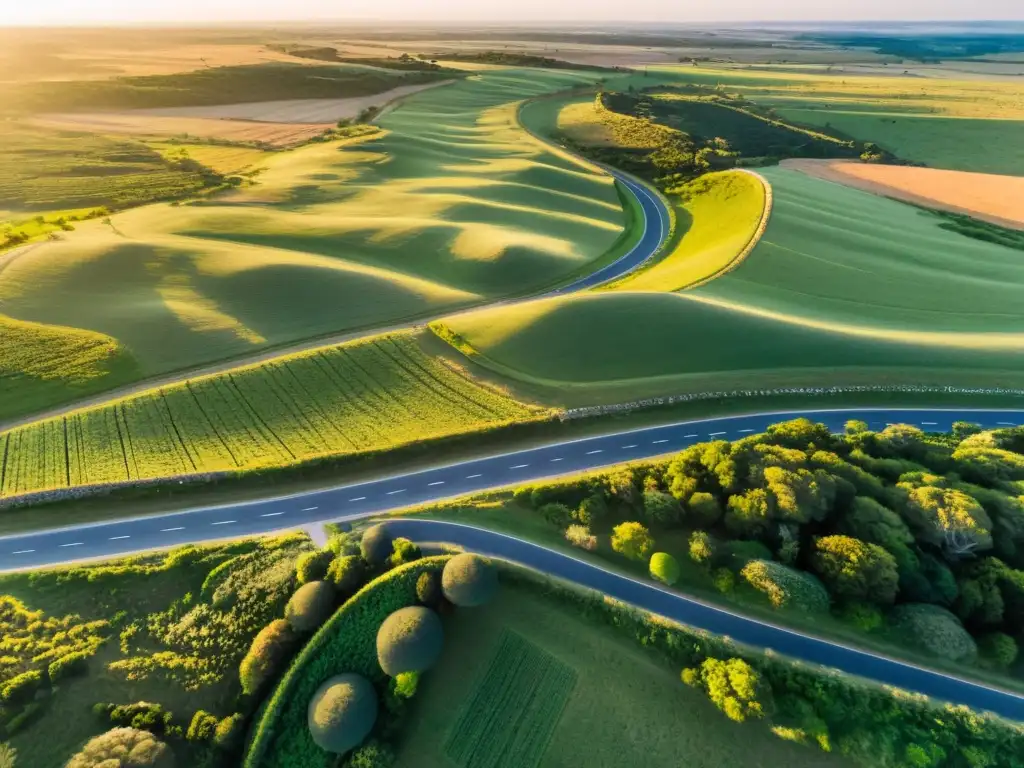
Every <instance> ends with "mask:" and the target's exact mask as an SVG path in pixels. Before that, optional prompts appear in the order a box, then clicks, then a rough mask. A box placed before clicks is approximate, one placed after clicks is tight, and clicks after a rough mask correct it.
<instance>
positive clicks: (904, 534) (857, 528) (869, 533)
mask: <svg viewBox="0 0 1024 768" xmlns="http://www.w3.org/2000/svg"><path fill="white" fill-rule="evenodd" d="M841 528H842V529H843V531H844V532H845V533H848V534H849V535H850V536H853V537H854V538H857V539H861V540H863V541H868V542H871V543H872V544H878V545H879V546H881V547H885V548H886V549H887V550H889V551H890V552H892V551H893V550H894V549H896V550H898V549H900V548H902V547H906V546H907V545H908V544H912V543H913V542H914V534H912V533H911V532H910V528H908V527H907V524H906V523H905V522H903V518H901V517H900V516H899V515H898V514H896V513H895V512H893V511H892V510H891V509H889V508H888V507H885V506H882V505H881V504H879V503H878V502H877V501H875V500H874V499H868V498H865V497H863V496H858V497H856V498H855V499H854V500H853V504H852V505H851V507H850V511H849V512H847V513H846V514H845V515H844V516H843V519H842V523H841Z"/></svg>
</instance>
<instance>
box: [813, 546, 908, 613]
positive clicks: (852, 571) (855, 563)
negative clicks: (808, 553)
mask: <svg viewBox="0 0 1024 768" xmlns="http://www.w3.org/2000/svg"><path fill="white" fill-rule="evenodd" d="M814 550H815V551H814V556H813V557H812V558H811V562H812V563H813V565H814V570H815V571H817V572H818V574H819V575H820V576H821V579H822V581H824V582H825V584H826V585H827V586H828V587H829V588H830V589H831V592H832V594H834V595H836V596H837V597H840V598H844V599H847V600H867V601H871V602H875V603H879V604H881V605H889V604H891V603H892V602H893V600H895V599H896V590H897V588H898V585H899V574H898V573H897V571H896V559H895V558H894V557H893V556H892V555H890V554H889V553H888V552H886V551H885V550H884V549H882V548H881V547H880V546H878V545H877V544H868V543H866V542H863V541H861V540H860V539H855V538H853V537H851V536H825V537H824V538H821V539H818V540H817V541H816V542H815V544H814Z"/></svg>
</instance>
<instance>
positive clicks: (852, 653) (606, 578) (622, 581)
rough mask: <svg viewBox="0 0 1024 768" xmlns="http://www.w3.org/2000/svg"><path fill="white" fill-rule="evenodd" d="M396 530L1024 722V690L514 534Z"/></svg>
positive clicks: (401, 524) (406, 525)
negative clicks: (830, 636) (930, 665)
mask: <svg viewBox="0 0 1024 768" xmlns="http://www.w3.org/2000/svg"><path fill="white" fill-rule="evenodd" d="M387 528H388V530H389V531H390V532H391V533H392V534H393V535H395V536H404V537H406V538H408V539H412V540H413V541H418V542H445V543H448V544H456V545H459V546H460V547H463V548H464V549H467V550H471V551H473V552H479V553H482V554H488V555H494V556H495V557H500V558H502V559H503V560H511V561H512V562H516V563H520V564H522V565H525V566H527V567H528V568H532V569H534V570H537V571H540V572H542V573H545V574H548V575H550V576H554V577H557V578H559V579H564V580H566V581H570V582H573V583H575V584H578V585H580V586H584V587H589V588H590V589H595V590H598V591H599V592H602V593H604V594H606V595H608V596H610V597H613V598H615V599H617V600H621V601H623V602H625V603H629V604H630V605H635V606H638V607H640V608H643V609H644V610H647V611H651V612H652V613H657V614H659V615H661V616H665V617H667V618H670V619H674V620H675V621H678V622H680V623H683V624H686V625H688V626H691V627H698V628H700V629H704V630H707V631H709V632H712V633H714V634H716V635H725V636H728V637H730V638H732V639H733V640H736V641H738V642H740V643H744V644H746V645H751V646H755V647H757V648H770V649H771V650H773V651H776V652H778V653H781V654H784V655H786V656H789V657H790V658H794V659H800V660H801V661H805V662H810V663H812V664H822V665H825V666H827V667H832V668H835V669H840V670H842V671H843V672H848V673H849V674H852V675H857V676H860V677H863V678H868V679H870V680H874V681H877V682H881V683H884V684H886V685H893V686H896V687H898V688H902V689H904V690H907V691H913V692H915V693H922V694H924V695H926V696H929V697H931V698H934V699H940V700H943V701H949V702H953V703H955V704H965V705H967V706H969V707H971V708H972V709H975V710H979V711H989V712H995V713H996V714H999V715H1002V716H1003V717H1007V718H1010V719H1012V720H1018V721H1024V696H1021V695H1019V694H1015V693H1010V692H1008V691H1001V690H998V689H994V688H989V687H986V686H984V685H979V684H977V683H972V682H970V681H968V680H962V679H960V678H956V677H952V676H950V675H945V674H942V673H941V672H936V671H934V670H930V669H924V668H922V667H917V666H914V665H912V664H907V663H905V662H900V661H896V660H895V659H891V658H887V657H885V656H879V655H876V654H873V653H870V652H868V651H862V650H857V649H856V648H851V647H849V646H845V645H840V644H838V643H834V642H831V641H829V640H823V639H821V638H817V637H814V636H811V635H805V634H801V633H799V632H794V631H792V630H788V629H785V628H784V627H781V626H776V625H774V624H770V623H767V622H764V621H760V620H758V619H752V618H749V617H747V616H743V615H742V614H737V613H732V612H730V611H728V610H726V609H724V608H719V607H716V606H713V605H710V604H707V603H703V602H700V601H699V600H694V599H693V598H689V597H685V596H683V595H680V594H678V593H676V592H670V591H669V590H667V589H662V588H661V587H659V586H657V585H656V584H653V583H651V582H646V581H640V580H638V579H633V578H630V577H629V576H623V575H622V574H619V573H615V572H613V571H608V570H605V569H604V568H602V567H600V566H598V565H594V564H592V563H589V562H586V561H583V560H578V559H576V558H575V557H571V556H570V555H566V554H564V553H562V552H557V551H555V550H552V549H548V548H546V547H542V546H539V545H537V544H533V543H530V542H528V541H523V540H522V539H517V538H514V537H512V536H507V535H505V534H501V533H497V532H495V531H489V530H486V529H483V528H474V527H472V526H468V525H462V524H459V523H448V522H442V521H438V520H422V519H421V520H416V519H412V518H407V519H396V520H394V521H389V522H388V523H387Z"/></svg>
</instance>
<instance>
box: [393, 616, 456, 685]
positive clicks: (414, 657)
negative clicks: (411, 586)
mask: <svg viewBox="0 0 1024 768" xmlns="http://www.w3.org/2000/svg"><path fill="white" fill-rule="evenodd" d="M443 645H444V632H443V630H442V629H441V619H440V617H438V615H437V614H436V613H435V612H434V611H432V610H430V609H429V608H425V607H423V606H421V605H414V606H409V607H407V608H399V609H398V610H397V611H395V612H394V613H392V614H391V615H390V616H388V617H387V618H386V619H385V620H384V623H383V624H381V625H380V629H379V630H377V660H378V661H379V662H380V667H381V669H383V670H384V672H385V673H386V674H387V675H389V676H390V677H395V676H397V675H399V674H401V673H402V672H425V671H426V670H428V669H430V668H431V667H432V666H434V664H435V663H436V662H437V659H438V658H439V657H440V655H441V648H442V646H443Z"/></svg>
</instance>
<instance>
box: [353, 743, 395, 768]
mask: <svg viewBox="0 0 1024 768" xmlns="http://www.w3.org/2000/svg"><path fill="white" fill-rule="evenodd" d="M394 764H395V755H394V753H393V752H392V751H391V750H390V749H389V748H388V747H387V745H385V744H381V743H380V742H379V741H371V742H369V743H368V744H364V745H363V746H361V747H359V749H357V750H355V751H354V752H353V753H352V754H351V755H350V756H349V758H348V760H346V761H345V764H344V766H343V768H392V766H394Z"/></svg>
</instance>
